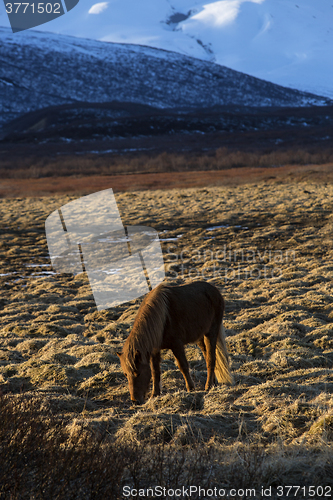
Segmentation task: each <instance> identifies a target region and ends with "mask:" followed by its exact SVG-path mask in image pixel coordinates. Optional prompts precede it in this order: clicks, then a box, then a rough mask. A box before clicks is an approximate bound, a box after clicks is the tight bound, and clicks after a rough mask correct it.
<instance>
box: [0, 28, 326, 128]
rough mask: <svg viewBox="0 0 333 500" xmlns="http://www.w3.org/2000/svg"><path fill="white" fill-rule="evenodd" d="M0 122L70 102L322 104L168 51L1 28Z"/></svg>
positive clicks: (173, 105)
mask: <svg viewBox="0 0 333 500" xmlns="http://www.w3.org/2000/svg"><path fill="white" fill-rule="evenodd" d="M0 60H1V65H0V120H1V122H0V123H2V124H4V123H6V122H9V121H10V120H12V119H14V118H16V117H18V116H20V115H22V114H24V113H27V112H30V111H33V110H36V109H41V108H45V107H48V106H59V105H62V104H70V103H77V102H93V103H96V102H110V101H118V102H131V103H138V104H144V105H149V106H153V107H155V108H176V109H178V110H180V109H181V108H186V109H189V108H191V109H194V108H205V107H206V108H207V107H212V106H216V105H219V106H231V105H232V106H250V107H263V106H278V107H281V106H284V107H285V106H289V107H292V106H294V107H297V106H308V105H325V104H328V103H330V104H331V101H330V102H329V99H327V98H321V97H318V96H315V95H312V94H307V93H304V92H299V91H296V90H291V89H287V88H284V87H281V86H278V85H274V84H272V83H269V82H265V81H263V80H259V79H257V78H254V77H252V76H248V75H244V74H243V73H239V72H236V71H234V70H231V69H228V68H226V67H224V66H220V65H218V64H215V63H211V62H208V61H202V60H199V59H194V58H191V57H188V56H185V55H181V54H177V53H175V52H168V51H165V50H158V49H152V48H148V47H142V46H139V45H128V44H123V45H122V44H114V43H107V42H99V41H94V40H87V39H79V38H76V37H69V36H65V35H54V34H50V33H42V32H37V31H26V32H20V33H15V34H13V33H11V31H10V29H0Z"/></svg>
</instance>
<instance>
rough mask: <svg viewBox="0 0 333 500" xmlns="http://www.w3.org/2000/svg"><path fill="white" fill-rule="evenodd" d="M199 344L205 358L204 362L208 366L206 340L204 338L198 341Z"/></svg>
mask: <svg viewBox="0 0 333 500" xmlns="http://www.w3.org/2000/svg"><path fill="white" fill-rule="evenodd" d="M197 344H198V346H199V347H200V349H201V351H202V354H203V357H204V360H205V361H206V364H207V360H206V357H207V353H206V346H205V342H204V339H203V338H202V339H200V340H198V341H197Z"/></svg>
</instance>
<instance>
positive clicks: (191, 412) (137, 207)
mask: <svg viewBox="0 0 333 500" xmlns="http://www.w3.org/2000/svg"><path fill="white" fill-rule="evenodd" d="M187 175H189V174H187ZM109 179H110V186H111V187H112V184H111V178H109ZM8 181H10V179H8ZM208 184H209V183H208ZM105 187H107V186H105ZM164 187H165V186H164ZM100 189H102V187H100ZM21 196H22V194H21ZM77 196H78V195H75V194H70V195H69V194H53V195H49V196H45V197H30V198H26V197H21V198H3V199H1V200H0V214H1V240H0V283H1V287H0V316H1V320H0V338H1V343H0V389H1V393H2V403H1V404H2V410H1V412H2V417H1V418H3V422H5V424H4V426H3V427H2V431H1V432H2V434H1V436H2V439H3V441H2V443H0V451H1V453H0V456H2V458H1V459H0V461H1V465H2V473H1V474H2V477H1V480H0V497H1V498H12V499H16V498H52V499H53V498H66V500H67V499H70V498H80V499H81V498H82V499H85V498H91V499H93V498H102V497H103V495H104V497H105V498H125V496H124V495H123V494H122V490H121V488H122V487H123V486H124V485H130V486H132V487H137V488H139V487H141V488H144V487H147V486H155V485H157V484H161V485H164V486H165V487H168V488H176V487H181V486H183V485H184V486H186V485H190V484H193V485H194V484H196V485H198V486H202V487H204V486H205V487H206V488H214V487H217V486H218V487H220V488H225V489H226V491H229V489H230V488H256V496H255V497H254V496H253V495H252V496H251V495H250V494H249V493H248V494H247V495H246V494H245V493H244V494H242V493H241V492H238V493H237V495H234V496H233V498H263V496H262V495H261V494H260V491H261V487H265V488H269V487H271V488H272V490H271V491H272V493H271V496H270V498H289V497H293V498H322V497H323V498H324V497H326V498H327V497H330V496H331V495H333V490H332V489H329V488H331V487H333V452H332V448H331V446H332V441H333V371H332V365H333V294H332V291H333V281H332V280H333V247H332V236H333V212H332V209H333V185H332V184H331V183H326V182H325V180H324V179H323V180H315V181H314V180H311V176H308V177H307V179H305V180H300V178H298V181H297V182H296V181H295V180H293V177H292V175H291V176H289V178H288V177H286V178H284V179H283V182H279V180H278V178H277V179H273V180H272V179H270V180H269V179H268V180H266V181H265V180H262V179H261V180H260V179H259V181H258V182H257V183H255V182H253V181H252V182H247V183H241V184H239V185H224V186H218V185H215V186H213V185H208V186H207V187H191V188H181V187H178V188H177V189H163V190H161V189H157V190H146V191H139V190H138V191H128V192H122V193H121V192H118V193H117V194H116V200H117V203H118V207H119V210H120V213H121V216H122V220H123V223H124V224H125V225H138V224H143V225H148V226H151V227H153V228H155V229H157V230H158V231H159V233H160V238H161V244H162V249H163V255H164V260H165V266H166V270H167V279H168V280H171V281H173V282H175V283H176V282H179V283H181V282H188V281H191V280H197V279H198V280H207V281H209V282H211V283H213V284H215V285H216V286H217V287H218V288H219V290H220V291H221V293H222V294H223V296H224V297H225V300H226V315H225V327H226V332H227V341H228V347H229V351H230V355H231V362H232V371H233V373H234V377H235V385H234V386H232V387H226V386H218V387H215V388H213V389H211V390H210V391H209V392H208V393H206V392H204V382H205V376H206V368H205V363H204V361H203V358H202V355H201V352H200V350H199V348H197V347H196V346H188V347H187V356H188V359H189V362H190V367H191V373H192V374H193V378H194V380H195V383H196V390H195V392H193V393H186V392H185V384H184V380H183V378H182V376H181V374H180V372H179V371H178V369H177V368H176V365H175V363H174V359H173V356H172V354H171V352H167V351H166V352H164V353H163V361H162V371H163V375H162V385H163V394H162V395H161V396H160V397H157V398H155V399H149V400H148V401H147V402H146V403H145V404H144V405H142V406H140V407H133V406H131V404H130V399H129V393H128V388H127V381H126V378H125V377H124V375H123V374H122V372H121V369H120V364H119V362H118V358H117V356H116V352H117V351H119V350H121V347H122V345H123V343H124V341H125V339H126V338H127V336H128V334H129V332H130V329H131V326H132V324H133V321H134V318H135V315H136V312H137V310H138V307H139V304H140V301H141V299H137V300H136V301H133V302H132V303H126V304H122V305H120V306H118V307H116V308H113V309H108V310H104V311H97V309H96V306H95V303H94V300H93V296H92V293H91V289H90V286H89V282H88V280H87V277H86V276H85V275H84V274H81V275H78V276H76V277H73V276H70V275H59V274H56V273H54V271H53V270H52V268H51V266H50V260H49V257H48V250H47V244H46V238H45V230H44V222H45V219H46V217H47V216H48V215H49V214H50V213H51V212H52V211H53V210H55V209H57V208H59V207H61V206H62V205H64V204H65V203H67V202H68V201H70V200H72V199H75V198H76V197H77ZM29 436H30V438H29ZM57 436H58V437H57ZM59 436H60V437H59ZM29 439H30V440H29ZM47 450H49V451H47ZM69 450H72V451H69ZM80 450H81V451H80ZM87 450H89V453H87ZM34 453H35V454H34ZM36 453H37V454H38V453H39V455H38V457H39V458H38V460H37V458H36V456H37V455H36ZM48 453H49V454H48ZM80 453H81V454H80ZM85 453H86V454H85ZM96 457H97V458H96ZM98 457H99V458H98ZM101 457H102V458H101ZM119 457H122V458H121V459H122V460H123V461H122V462H121V460H120V458H119ZM88 459H89V460H90V462H89V460H88ZM120 462H121V464H120ZM60 463H62V464H63V465H62V466H61V467H60V466H59V464H60ZM74 463H76V464H78V465H77V466H73V464H74ZM46 464H48V466H46ZM89 464H90V465H89ZM43 470H44V472H43ZM97 477H98V480H99V482H98V481H97ZM92 484H93V485H94V486H92ZM281 485H282V486H286V485H294V486H300V487H302V488H303V490H300V491H298V493H297V495H294V493H295V492H296V490H293V491H292V492H291V493H289V494H288V495H287V490H284V491H283V494H280V496H277V495H278V493H279V491H280V490H278V486H281ZM311 485H312V486H313V485H314V486H315V487H316V488H317V489H316V490H315V496H314V495H312V494H311V491H312V490H309V489H308V488H309V486H311ZM321 486H323V487H325V486H326V487H327V489H326V490H323V491H322V490H321V489H320V487H321ZM89 487H90V490H89ZM98 488H99V489H98ZM318 488H319V489H318ZM309 491H310V493H309ZM43 495H44V496H43ZM105 495H106V496H105ZM208 497H209V495H206V497H204V496H201V498H208ZM130 498H132V497H130ZM133 498H134V496H133ZM165 498H172V497H171V494H169V496H166V497H165ZM192 498H199V496H195V494H193V496H192ZM214 498H217V497H214Z"/></svg>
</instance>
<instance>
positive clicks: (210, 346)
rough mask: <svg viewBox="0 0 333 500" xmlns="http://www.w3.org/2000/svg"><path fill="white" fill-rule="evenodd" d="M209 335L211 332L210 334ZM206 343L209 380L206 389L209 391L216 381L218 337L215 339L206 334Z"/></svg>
mask: <svg viewBox="0 0 333 500" xmlns="http://www.w3.org/2000/svg"><path fill="white" fill-rule="evenodd" d="M208 335H209V334H208ZM204 344H205V348H206V365H207V380H206V385H205V390H206V391H208V390H209V389H210V388H211V387H212V386H213V385H214V383H215V381H216V379H215V374H214V370H215V362H216V352H215V351H216V339H215V340H213V339H212V338H211V337H210V336H206V335H205V336H204Z"/></svg>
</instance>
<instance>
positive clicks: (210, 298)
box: [163, 281, 224, 347]
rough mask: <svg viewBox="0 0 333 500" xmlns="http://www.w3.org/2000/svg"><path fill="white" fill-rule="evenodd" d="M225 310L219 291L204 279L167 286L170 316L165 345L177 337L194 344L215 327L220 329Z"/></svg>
mask: <svg viewBox="0 0 333 500" xmlns="http://www.w3.org/2000/svg"><path fill="white" fill-rule="evenodd" d="M223 312H224V300H223V297H222V295H221V294H220V292H219V290H218V289H217V288H216V287H215V286H213V285H211V284H210V283H207V282H204V281H198V282H193V283H189V284H188V285H181V286H170V288H168V318H167V321H166V324H165V328H164V334H163V344H164V345H163V347H169V346H170V345H172V342H173V339H174V338H175V337H177V338H178V339H180V340H182V342H183V344H188V343H193V342H196V341H197V340H199V339H200V338H202V337H203V335H205V334H207V333H208V332H209V331H211V330H212V329H214V330H216V333H217V332H218V329H219V327H220V325H221V321H222V317H223Z"/></svg>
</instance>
